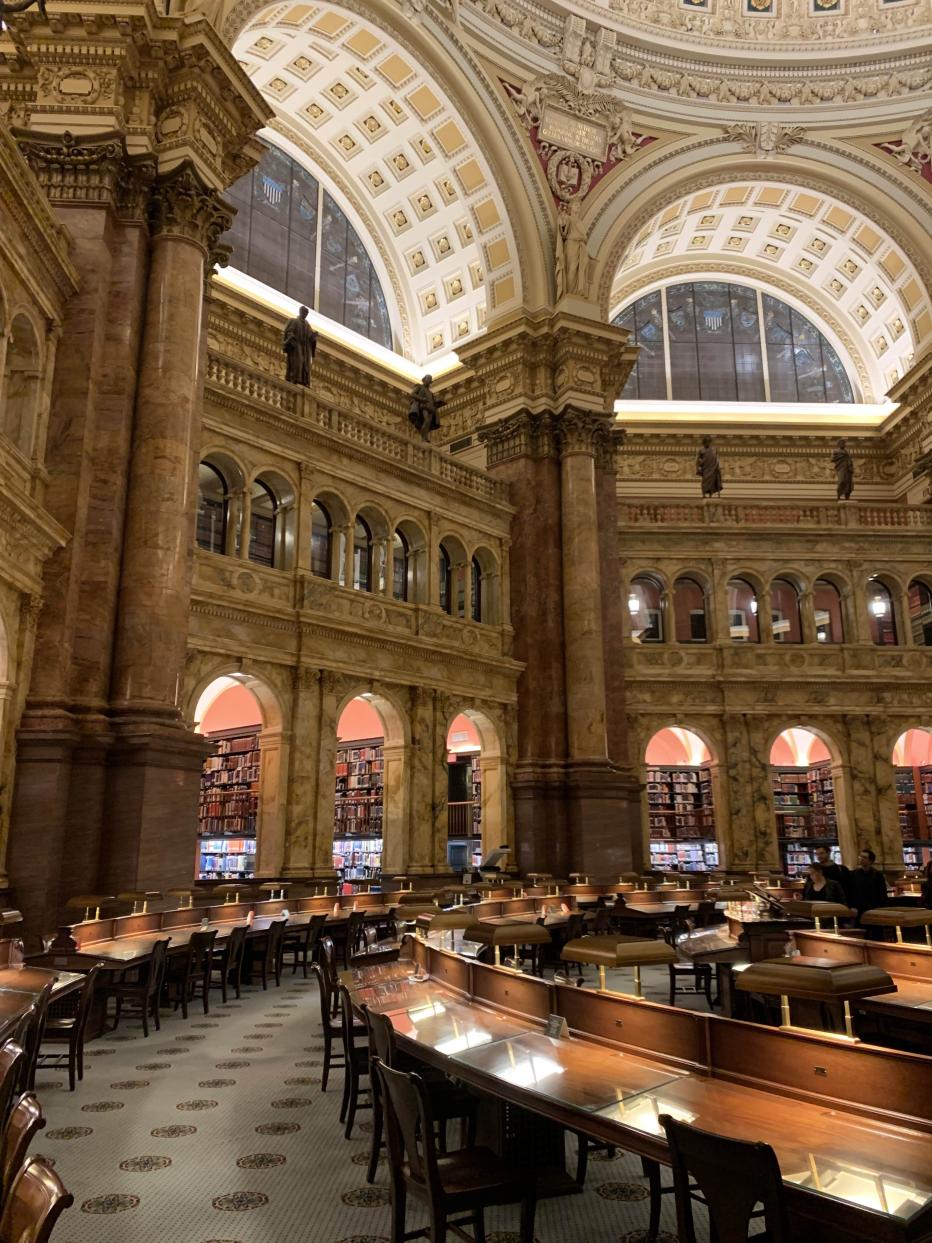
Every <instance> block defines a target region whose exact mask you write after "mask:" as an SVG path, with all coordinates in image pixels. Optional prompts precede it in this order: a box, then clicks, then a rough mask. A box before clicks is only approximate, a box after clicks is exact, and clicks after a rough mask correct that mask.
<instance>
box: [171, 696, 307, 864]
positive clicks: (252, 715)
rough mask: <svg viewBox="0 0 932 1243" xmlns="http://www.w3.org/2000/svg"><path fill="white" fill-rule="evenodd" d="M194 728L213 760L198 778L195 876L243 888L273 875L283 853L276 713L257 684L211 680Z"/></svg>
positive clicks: (274, 704)
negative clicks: (211, 747)
mask: <svg viewBox="0 0 932 1243" xmlns="http://www.w3.org/2000/svg"><path fill="white" fill-rule="evenodd" d="M194 725H195V729H196V730H198V732H199V733H202V734H203V735H204V736H205V737H206V738H208V739H209V740H210V741H211V742H212V743H214V748H215V749H214V752H213V754H212V755H209V756H208V757H207V759H206V760H205V761H204V766H203V768H202V770H201V794H200V801H199V805H198V835H197V836H198V841H197V855H196V859H195V875H196V876H197V878H198V880H250V879H252V878H253V877H255V876H257V875H263V874H264V875H277V874H278V872H279V871H280V869H281V858H282V850H283V841H282V834H283V824H284V815H283V812H284V806H283V799H282V792H281V789H280V785H281V780H282V776H283V774H284V773H285V772H286V770H287V765H286V764H284V763H283V760H282V722H281V711H280V709H279V706H278V703H277V701H276V699H275V697H274V696H273V695H272V693H271V691H270V690H269V689H268V687H267V686H266V685H265V683H263V682H261V681H260V680H259V679H258V678H254V677H251V676H250V675H247V674H242V673H235V674H229V675H224V676H222V677H217V678H214V680H213V681H212V682H211V683H210V684H209V685H208V686H207V687H206V688H205V689H204V690H203V691H202V692H201V694H200V696H199V697H198V700H197V706H196V707H195V710H194Z"/></svg>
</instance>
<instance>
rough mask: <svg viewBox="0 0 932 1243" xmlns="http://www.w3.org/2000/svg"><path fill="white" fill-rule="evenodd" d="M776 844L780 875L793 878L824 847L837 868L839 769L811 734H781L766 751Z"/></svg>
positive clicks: (820, 740) (792, 731)
mask: <svg viewBox="0 0 932 1243" xmlns="http://www.w3.org/2000/svg"><path fill="white" fill-rule="evenodd" d="M770 773H771V783H772V787H773V802H774V812H775V815H776V820H777V844H778V846H779V850H780V860H781V862H782V865H783V871H784V874H785V875H787V876H797V875H799V874H801V873H802V872H804V871H805V869H806V867H807V866H808V865H809V864H810V863H811V862H812V860H813V858H814V851H815V848H816V847H817V846H827V847H828V848H829V851H830V852H831V856H832V859H833V861H834V862H835V863H841V861H842V858H841V849H840V847H839V844H838V799H837V797H836V794H837V779H838V776H839V771H838V765H837V763H836V762H835V761H834V759H833V757H832V754H831V752H830V751H829V747H828V745H827V742H826V741H825V740H824V739H823V738H821V737H820V736H819V735H818V734H816V733H815V732H814V731H813V730H811V729H804V728H800V727H798V726H794V727H793V728H791V729H785V730H783V732H782V733H781V734H779V735H778V737H777V738H776V739H775V740H774V743H773V745H772V746H771V748H770Z"/></svg>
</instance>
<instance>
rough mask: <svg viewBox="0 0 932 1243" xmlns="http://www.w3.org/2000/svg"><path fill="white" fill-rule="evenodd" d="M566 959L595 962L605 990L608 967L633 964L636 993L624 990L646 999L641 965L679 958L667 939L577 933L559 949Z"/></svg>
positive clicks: (637, 997)
mask: <svg viewBox="0 0 932 1243" xmlns="http://www.w3.org/2000/svg"><path fill="white" fill-rule="evenodd" d="M560 958H561V959H562V960H563V962H581V963H592V964H593V965H595V966H596V967H598V969H599V989H600V991H601V992H603V993H604V992H606V991H607V990H606V988H605V968H606V967H633V968H634V993H633V995H632V994H631V993H621V994H620V996H622V997H630V998H631V1000H632V1001H643V1000H644V994H643V993H642V992H641V968H642V967H646V966H655V965H657V964H659V963H671V962H675V961H676V950H674V949H673V948H672V946H669V945H667V943H666V941H648V940H646V939H645V938H644V937H616V936H611V935H607V936H594V937H576V938H575V939H574V940H572V941H567V943H566V944H565V945H564V946H563V949H562V950H561V951H560Z"/></svg>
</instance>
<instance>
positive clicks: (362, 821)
mask: <svg viewBox="0 0 932 1243" xmlns="http://www.w3.org/2000/svg"><path fill="white" fill-rule="evenodd" d="M384 767H385V760H384V754H383V749H382V739H381V738H360V739H354V740H353V741H352V742H341V743H339V744H338V746H337V756H336V801H335V803H334V815H333V866H334V868H335V870H336V871H338V872H339V873H340V879H341V880H344V881H354V880H372V881H376V880H379V879H380V878H381V875H382V781H383V773H384Z"/></svg>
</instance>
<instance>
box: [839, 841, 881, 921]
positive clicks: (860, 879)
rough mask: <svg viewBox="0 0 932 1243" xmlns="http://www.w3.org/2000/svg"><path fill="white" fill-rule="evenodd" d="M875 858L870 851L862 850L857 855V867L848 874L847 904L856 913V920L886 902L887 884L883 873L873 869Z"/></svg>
mask: <svg viewBox="0 0 932 1243" xmlns="http://www.w3.org/2000/svg"><path fill="white" fill-rule="evenodd" d="M876 861H877V856H876V855H875V854H874V852H873V851H872V850H867V849H865V850H862V851H861V853H860V854H859V855H858V866H857V867H856V868H855V869H854V871H853V872H849V874H848V902H849V904H850V905H851V906H853V907H854V909H855V910H856V911H857V913H858V918H859V919H860V917H861V916H862V915H863V914H864V912H865V911H872V910H873V909H874V908H875V907H878V906H884V905H885V904H886V901H887V882H886V881H885V880H884V876H883V872H880V871H878V869H877V868H875V867H874V864H875V863H876Z"/></svg>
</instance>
